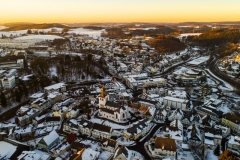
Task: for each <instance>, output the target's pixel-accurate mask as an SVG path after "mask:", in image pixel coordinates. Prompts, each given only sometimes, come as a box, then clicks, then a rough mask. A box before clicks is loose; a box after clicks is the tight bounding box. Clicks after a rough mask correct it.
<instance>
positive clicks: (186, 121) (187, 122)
mask: <svg viewBox="0 0 240 160" xmlns="http://www.w3.org/2000/svg"><path fill="white" fill-rule="evenodd" d="M192 117H193V115H192V113H191V112H186V113H185V114H184V116H183V118H182V124H183V127H185V128H187V127H188V126H190V125H191V121H192Z"/></svg>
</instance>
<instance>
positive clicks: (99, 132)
mask: <svg viewBox="0 0 240 160" xmlns="http://www.w3.org/2000/svg"><path fill="white" fill-rule="evenodd" d="M111 136H112V128H111V127H109V126H105V125H103V124H98V123H93V125H92V137H94V138H96V139H103V138H108V139H110V138H111Z"/></svg>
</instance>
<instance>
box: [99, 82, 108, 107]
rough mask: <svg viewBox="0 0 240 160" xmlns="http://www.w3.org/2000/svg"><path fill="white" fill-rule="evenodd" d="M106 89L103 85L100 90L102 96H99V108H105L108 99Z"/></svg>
mask: <svg viewBox="0 0 240 160" xmlns="http://www.w3.org/2000/svg"><path fill="white" fill-rule="evenodd" d="M106 95H107V94H106V91H105V88H104V86H102V88H101V90H100V96H99V108H104V107H105V104H106V102H107V101H108V96H106Z"/></svg>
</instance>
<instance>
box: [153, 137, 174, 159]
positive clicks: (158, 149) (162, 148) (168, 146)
mask: <svg viewBox="0 0 240 160" xmlns="http://www.w3.org/2000/svg"><path fill="white" fill-rule="evenodd" d="M154 152H155V153H156V154H159V155H161V156H165V157H173V158H176V152H177V146H176V142H175V141H174V139H170V138H161V137H156V138H155V142H154Z"/></svg>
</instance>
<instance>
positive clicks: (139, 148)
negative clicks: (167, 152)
mask: <svg viewBox="0 0 240 160" xmlns="http://www.w3.org/2000/svg"><path fill="white" fill-rule="evenodd" d="M163 125H164V124H157V125H156V126H155V127H154V128H153V129H152V130H151V132H150V133H149V134H148V136H147V137H146V138H145V139H144V140H143V141H141V142H139V141H138V142H136V145H135V146H129V147H127V148H128V149H131V150H135V151H137V152H139V153H141V154H142V155H143V156H144V157H145V160H152V158H151V157H150V156H149V155H148V153H147V152H146V150H145V147H144V144H145V142H146V141H148V140H149V139H150V138H152V137H153V135H154V133H155V132H156V131H157V130H158V129H159V128H160V127H161V126H163Z"/></svg>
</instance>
